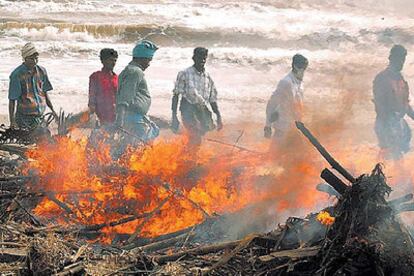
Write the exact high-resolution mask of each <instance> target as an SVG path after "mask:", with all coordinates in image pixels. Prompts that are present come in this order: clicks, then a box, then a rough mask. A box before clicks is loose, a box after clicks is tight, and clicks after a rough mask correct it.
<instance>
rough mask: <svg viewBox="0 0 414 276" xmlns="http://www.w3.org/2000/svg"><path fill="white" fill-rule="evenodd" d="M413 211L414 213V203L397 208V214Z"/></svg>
mask: <svg viewBox="0 0 414 276" xmlns="http://www.w3.org/2000/svg"><path fill="white" fill-rule="evenodd" d="M413 211H414V203H405V204H401V205H400V206H398V207H396V212H397V213H403V212H413Z"/></svg>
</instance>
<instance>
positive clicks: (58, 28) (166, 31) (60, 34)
mask: <svg viewBox="0 0 414 276" xmlns="http://www.w3.org/2000/svg"><path fill="white" fill-rule="evenodd" d="M0 37H1V38H2V39H3V40H6V41H7V40H10V39H13V38H14V39H17V40H30V41H38V42H44V43H48V42H53V41H63V42H65V43H70V42H72V43H74V44H77V43H79V42H87V43H100V42H104V43H115V44H122V43H123V44H133V43H135V42H136V41H138V40H140V39H143V38H146V39H151V40H153V41H154V42H156V43H157V44H159V45H160V46H162V47H193V46H198V45H204V46H207V47H246V48H254V49H268V48H274V47H278V48H285V49H310V50H317V49H334V48H335V49H337V50H341V48H349V47H350V46H352V45H364V44H366V45H369V44H371V45H372V43H380V44H386V45H388V44H390V43H392V42H397V43H407V44H409V43H413V42H414V28H399V27H385V28H375V29H366V28H362V29H360V30H358V31H352V32H346V31H343V30H342V29H339V28H335V27H331V28H328V29H324V30H321V31H314V32H312V31H311V32H309V33H304V34H300V35H299V34H297V35H294V34H289V35H283V34H282V33H280V35H276V34H273V36H272V37H269V36H268V34H267V33H260V32H256V33H254V32H241V31H240V32H234V31H226V30H222V29H215V28H210V29H203V30H198V29H191V28H186V27H177V26H157V25H110V24H73V23H39V22H30V23H29V22H4V23H0Z"/></svg>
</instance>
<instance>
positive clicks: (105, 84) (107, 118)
mask: <svg viewBox="0 0 414 276" xmlns="http://www.w3.org/2000/svg"><path fill="white" fill-rule="evenodd" d="M99 57H100V59H101V62H102V65H103V67H102V70H101V71H96V72H95V73H93V74H92V75H91V76H90V77H89V103H88V106H89V111H90V113H96V115H97V116H98V119H99V122H100V123H101V125H106V124H112V123H114V122H115V96H116V92H117V90H118V76H117V75H116V74H115V73H114V71H113V70H114V67H115V64H116V61H117V59H118V53H117V52H116V51H115V50H114V49H108V48H105V49H102V50H101V52H100V54H99Z"/></svg>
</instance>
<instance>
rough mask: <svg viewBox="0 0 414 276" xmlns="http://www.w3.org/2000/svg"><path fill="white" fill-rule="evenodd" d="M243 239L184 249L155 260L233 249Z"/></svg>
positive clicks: (170, 260)
mask: <svg viewBox="0 0 414 276" xmlns="http://www.w3.org/2000/svg"><path fill="white" fill-rule="evenodd" d="M241 241H242V240H237V241H230V242H224V243H219V244H213V245H207V246H203V247H199V248H194V249H189V250H184V251H181V252H177V253H174V254H171V255H161V256H154V257H153V260H154V261H155V262H156V263H158V264H163V263H166V262H173V261H176V260H178V259H180V258H182V257H184V256H186V255H205V254H210V253H214V252H218V251H221V250H224V249H233V248H235V247H236V246H237V245H239V244H240V242H241Z"/></svg>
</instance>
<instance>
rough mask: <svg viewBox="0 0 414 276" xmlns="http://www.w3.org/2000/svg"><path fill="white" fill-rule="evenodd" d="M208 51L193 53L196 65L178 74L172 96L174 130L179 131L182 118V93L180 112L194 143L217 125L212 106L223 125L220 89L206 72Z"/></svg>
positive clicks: (198, 50)
mask: <svg viewBox="0 0 414 276" xmlns="http://www.w3.org/2000/svg"><path fill="white" fill-rule="evenodd" d="M207 55H208V50H207V49H206V48H203V47H197V48H195V49H194V52H193V61H194V65H193V66H191V67H189V68H187V69H185V70H184V71H181V72H179V73H178V76H177V80H176V82H175V87H174V90H173V94H174V95H173V98H172V129H173V131H174V132H176V131H178V128H179V125H180V123H179V120H178V117H177V106H178V101H179V96H180V95H181V96H182V97H181V104H180V111H181V117H182V120H183V124H184V126H185V128H186V129H187V130H188V131H189V135H190V142H191V143H192V144H194V145H199V144H200V143H201V137H202V136H203V135H204V134H205V133H206V132H208V131H210V130H212V129H214V128H215V126H214V123H213V120H212V114H211V112H210V110H209V109H208V106H209V105H210V106H211V109H212V110H213V112H214V113H215V114H216V116H217V129H218V130H221V129H222V128H223V123H222V120H221V115H220V111H219V108H218V105H217V90H216V87H215V85H214V82H213V79H212V78H211V77H210V75H209V74H208V73H207V72H206V71H205V64H206V60H207Z"/></svg>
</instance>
